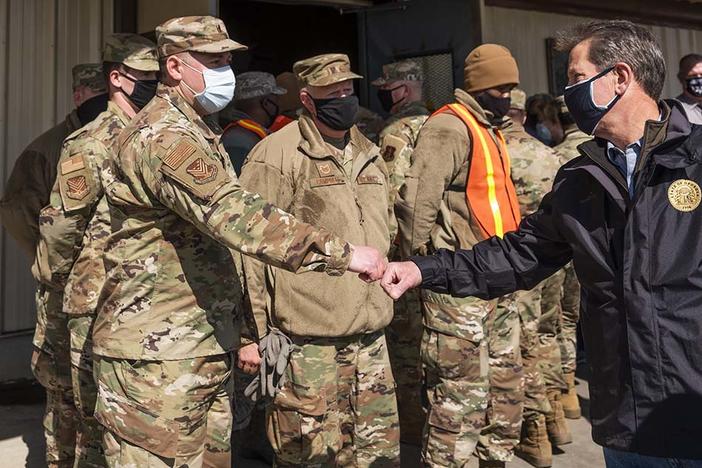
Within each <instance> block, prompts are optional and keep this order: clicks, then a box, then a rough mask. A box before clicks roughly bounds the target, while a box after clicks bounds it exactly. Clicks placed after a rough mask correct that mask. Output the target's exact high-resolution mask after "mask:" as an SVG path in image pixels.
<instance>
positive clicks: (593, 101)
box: [383, 21, 702, 467]
mask: <svg viewBox="0 0 702 468" xmlns="http://www.w3.org/2000/svg"><path fill="white" fill-rule="evenodd" d="M559 46H560V48H561V50H564V51H568V52H569V53H570V60H569V67H568V78H569V83H570V86H568V87H567V88H566V90H565V99H566V103H567V105H568V108H569V110H570V113H571V115H572V116H573V118H574V119H575V121H576V123H577V124H578V126H579V127H580V128H581V130H583V131H585V132H586V133H589V134H592V135H594V136H595V139H594V140H591V141H589V142H586V143H583V144H582V145H580V146H579V150H580V153H581V156H580V157H578V158H576V159H574V160H572V161H570V162H568V163H567V164H566V165H564V166H563V167H562V168H561V169H560V171H559V173H558V175H557V177H556V180H555V182H554V185H553V189H552V191H551V193H549V194H548V195H546V196H545V197H544V199H543V201H542V203H541V206H540V208H539V210H538V211H537V212H536V213H534V214H533V215H531V216H529V217H527V218H525V219H524V220H523V221H522V223H521V225H520V226H519V229H518V230H517V231H516V232H512V233H509V234H507V235H505V237H504V238H502V239H500V238H498V237H493V238H491V239H488V240H486V241H484V242H481V243H479V244H477V245H476V246H475V247H474V248H473V249H472V250H458V251H456V252H453V251H449V250H439V251H437V252H435V253H434V255H431V256H426V257H411V258H410V261H409V262H402V263H393V264H391V265H390V266H389V267H388V269H387V270H386V274H385V277H384V278H383V287H384V288H385V289H386V291H387V292H388V294H390V295H391V296H392V297H393V298H397V297H399V296H400V295H401V294H402V293H403V292H404V291H405V290H407V289H409V288H411V287H417V286H420V285H421V287H423V288H427V289H430V290H433V291H436V292H440V293H450V294H452V295H455V296H477V297H479V298H483V299H490V298H494V297H499V296H503V295H505V294H508V293H511V292H513V291H515V290H517V289H531V288H532V287H534V286H535V285H537V284H538V283H539V282H541V281H542V280H544V279H545V278H547V277H548V276H550V275H551V274H553V273H554V272H556V271H558V270H559V269H560V268H562V267H563V266H564V265H565V264H567V263H568V262H569V261H570V260H571V259H572V260H573V262H574V266H575V269H576V272H577V275H578V278H579V279H580V281H581V285H582V293H581V295H582V302H581V320H582V328H583V335H584V338H585V347H586V350H587V355H588V360H589V362H588V365H589V367H590V373H591V376H592V377H591V381H590V395H591V398H592V405H591V419H592V425H593V439H594V440H595V442H596V443H598V444H600V445H603V446H604V447H605V448H604V451H605V459H606V461H607V466H608V467H620V466H622V467H633V466H637V467H638V466H645V467H649V466H652V467H658V466H702V462H699V461H695V460H700V459H702V443H700V440H702V336H701V332H702V243H700V242H699V236H700V232H702V208H700V207H699V204H700V200H701V199H702V192H701V191H700V185H699V184H700V183H702V126H696V125H692V124H690V122H689V121H688V120H687V118H686V117H685V114H684V112H683V110H682V109H681V108H680V107H679V105H678V104H677V103H675V102H672V101H671V104H669V103H666V102H662V101H659V96H660V93H661V89H662V87H663V81H664V78H665V63H664V60H663V57H662V54H661V50H660V47H659V46H658V44H657V43H656V40H655V38H654V37H653V36H652V34H651V33H650V32H648V31H647V30H646V29H645V28H643V27H641V26H637V25H634V24H632V23H630V22H628V21H595V22H591V23H587V24H581V25H578V26H576V27H574V28H573V29H571V30H569V31H567V32H565V33H564V34H562V35H561V36H560V40H559ZM653 457H662V458H664V460H661V459H660V458H653ZM665 458H667V459H669V460H665Z"/></svg>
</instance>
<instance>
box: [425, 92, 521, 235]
mask: <svg viewBox="0 0 702 468" xmlns="http://www.w3.org/2000/svg"><path fill="white" fill-rule="evenodd" d="M445 112H450V113H452V114H454V115H455V116H457V117H458V118H460V119H461V121H463V123H464V124H465V125H466V127H467V128H468V132H469V133H470V137H471V141H472V149H471V151H472V157H471V159H470V171H469V173H468V180H467V182H466V201H467V203H468V207H469V208H470V210H471V212H472V214H473V215H474V216H475V219H476V220H477V221H478V225H479V226H480V229H481V231H482V233H483V234H484V235H485V236H486V237H491V236H498V237H502V236H504V234H505V233H506V232H509V231H516V230H517V226H518V225H519V221H520V220H521V217H520V214H519V202H518V201H517V192H516V191H515V189H514V184H513V183H512V179H511V177H510V167H509V164H510V163H509V154H508V152H507V144H506V143H505V139H504V137H503V136H502V132H500V131H499V130H497V129H496V130H495V133H496V134H497V138H498V140H497V142H495V140H494V139H493V138H492V136H491V135H490V133H489V130H488V128H487V127H485V126H484V125H481V124H480V123H479V122H478V121H477V120H476V119H475V117H474V116H473V114H471V113H470V112H469V111H468V109H466V108H465V107H464V106H463V105H461V104H449V105H447V106H444V107H442V108H441V109H439V110H438V111H437V112H436V113H437V114H439V113H445Z"/></svg>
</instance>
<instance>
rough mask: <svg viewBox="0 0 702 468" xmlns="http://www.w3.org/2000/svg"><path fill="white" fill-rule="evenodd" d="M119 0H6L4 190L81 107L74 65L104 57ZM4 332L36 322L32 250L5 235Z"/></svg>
mask: <svg viewBox="0 0 702 468" xmlns="http://www.w3.org/2000/svg"><path fill="white" fill-rule="evenodd" d="M113 11H114V10H113V0H0V191H2V190H3V189H4V185H5V180H6V179H7V177H8V176H9V174H10V172H11V170H12V167H13V166H14V163H15V160H16V158H17V156H19V154H20V153H21V152H22V150H23V149H24V148H25V146H26V145H27V144H28V143H29V142H31V141H32V139H34V138H35V137H36V136H37V135H39V134H41V133H42V132H43V131H45V130H47V129H48V128H50V127H51V126H53V125H55V124H56V123H57V122H59V121H61V120H63V118H64V117H65V116H66V114H67V113H68V112H69V111H70V110H71V109H72V108H73V103H72V96H71V94H72V93H71V68H72V67H73V65H75V64H77V63H81V62H97V61H99V59H100V49H101V45H102V40H103V37H104V36H105V35H106V34H109V33H111V32H112V24H113ZM0 247H1V248H0V292H1V293H2V297H1V298H0V307H1V309H0V334H3V333H9V332H14V331H18V330H23V329H31V328H32V327H33V326H34V303H33V302H34V293H33V291H34V282H33V280H32V278H31V275H30V274H29V265H28V261H27V259H26V257H25V255H24V254H23V253H22V252H21V251H20V250H19V249H18V248H17V246H16V245H15V243H14V241H13V240H12V239H11V238H10V237H9V236H7V234H6V232H5V231H4V230H2V232H0Z"/></svg>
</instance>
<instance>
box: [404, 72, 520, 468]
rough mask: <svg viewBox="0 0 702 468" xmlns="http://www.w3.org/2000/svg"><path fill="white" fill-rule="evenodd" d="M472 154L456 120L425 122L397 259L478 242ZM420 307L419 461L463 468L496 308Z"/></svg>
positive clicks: (475, 108) (438, 299)
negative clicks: (470, 196) (422, 392)
mask: <svg viewBox="0 0 702 468" xmlns="http://www.w3.org/2000/svg"><path fill="white" fill-rule="evenodd" d="M512 63H514V61H513V59H512ZM515 70H516V64H515ZM515 74H516V73H515ZM503 84H506V83H503ZM456 100H457V103H458V104H460V105H462V106H463V107H464V108H465V109H466V110H467V111H468V112H470V113H471V114H472V115H473V117H474V118H475V119H476V120H477V121H478V122H480V123H481V124H482V125H485V126H486V127H487V128H488V129H489V132H490V133H491V136H492V138H495V139H496V138H498V137H497V135H496V129H495V127H493V126H492V125H491V124H490V123H489V121H488V116H487V114H486V113H485V111H484V110H483V109H482V108H481V107H480V105H479V104H478V103H477V101H475V99H474V98H473V97H472V96H470V95H469V94H468V93H466V92H465V91H463V90H460V89H458V90H456ZM472 153H473V151H472V145H471V139H470V137H469V133H468V129H467V127H466V125H465V124H464V123H463V121H461V120H460V119H459V118H457V117H456V116H454V115H451V114H447V113H441V114H437V115H435V116H432V117H430V118H429V119H428V120H427V122H426V123H425V124H424V126H423V127H422V130H421V131H420V133H419V138H418V140H417V145H416V148H415V152H414V153H413V161H412V166H411V167H410V169H409V171H408V172H407V175H406V178H405V185H404V186H403V187H402V188H401V189H400V192H399V194H398V197H397V201H396V202H395V212H396V214H397V219H398V225H399V231H398V245H399V252H400V256H402V257H405V256H407V255H409V254H413V253H417V252H419V253H420V254H421V253H426V252H427V251H430V250H434V249H439V248H452V249H455V248H470V247H471V246H472V245H474V244H476V243H478V242H479V241H480V240H482V239H483V238H484V236H483V235H482V233H481V231H480V228H479V227H478V226H477V219H476V218H474V216H473V215H472V214H471V211H470V209H469V207H468V204H467V203H466V193H465V187H466V183H467V180H468V175H469V167H470V164H469V162H470V160H471V157H472ZM449 187H452V188H453V187H460V188H459V189H451V188H449ZM422 302H423V312H424V332H423V333H424V335H423V337H422V348H421V358H422V363H423V371H424V381H425V385H426V394H427V400H428V403H429V413H428V417H427V425H426V426H425V429H424V447H423V451H422V459H423V462H424V463H425V464H427V465H429V466H441V467H446V466H450V467H456V466H463V465H464V464H466V463H467V462H468V460H469V459H470V457H471V455H472V454H473V452H474V450H475V448H476V446H477V444H478V439H479V437H480V430H481V428H482V427H483V426H484V425H485V418H486V410H487V403H488V391H489V384H488V364H489V363H488V347H487V345H488V338H489V337H488V335H487V333H486V326H487V321H488V317H489V316H490V314H494V311H495V307H496V302H495V301H482V300H479V299H476V298H453V297H451V296H448V295H445V294H438V293H434V292H431V291H426V290H423V291H422ZM493 318H494V315H493Z"/></svg>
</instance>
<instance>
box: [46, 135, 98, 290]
mask: <svg viewBox="0 0 702 468" xmlns="http://www.w3.org/2000/svg"><path fill="white" fill-rule="evenodd" d="M105 151H106V150H105V148H104V147H103V146H102V144H101V143H100V142H98V141H96V140H92V139H88V140H82V141H80V143H77V142H76V141H67V142H66V143H65V144H64V147H63V149H62V151H61V158H60V160H59V167H58V174H57V176H56V183H55V184H54V188H53V190H52V192H51V197H50V200H49V205H48V206H46V207H45V208H43V209H42V210H41V213H40V216H39V243H38V247H37V258H36V260H35V263H34V267H33V271H34V274H35V277H36V279H37V280H38V281H40V282H42V283H44V284H46V285H48V286H51V287H52V288H55V289H60V290H63V288H64V287H65V285H66V281H67V278H68V274H69V273H70V272H71V269H72V268H73V264H74V262H75V260H76V258H77V256H78V254H79V252H80V248H81V246H82V244H83V235H84V234H85V230H86V228H87V226H88V222H89V221H90V219H91V217H92V214H93V212H94V210H95V206H96V204H97V202H98V201H99V200H100V197H102V194H103V190H102V184H101V182H100V168H99V167H97V166H96V163H95V160H96V158H95V157H90V155H91V154H93V155H94V154H102V153H104V152H105ZM98 160H101V158H98Z"/></svg>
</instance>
